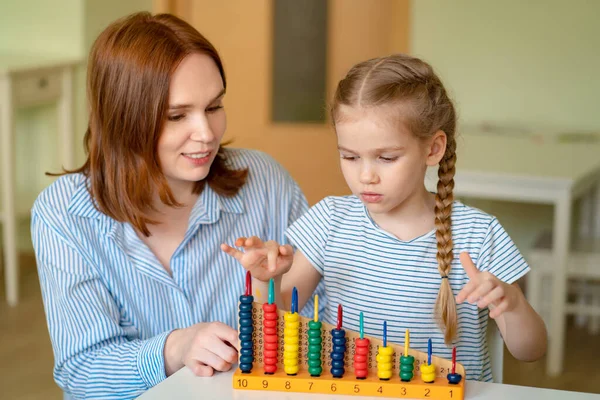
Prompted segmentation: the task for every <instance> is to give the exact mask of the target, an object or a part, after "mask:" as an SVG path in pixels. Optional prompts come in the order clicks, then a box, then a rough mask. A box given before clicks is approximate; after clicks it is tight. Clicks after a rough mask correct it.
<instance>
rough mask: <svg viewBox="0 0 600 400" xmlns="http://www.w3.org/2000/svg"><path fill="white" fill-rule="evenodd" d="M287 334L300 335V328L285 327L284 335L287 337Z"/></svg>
mask: <svg viewBox="0 0 600 400" xmlns="http://www.w3.org/2000/svg"><path fill="white" fill-rule="evenodd" d="M286 336H289V337H295V336H296V337H297V336H298V328H296V329H293V328H292V329H290V328H288V327H287V326H286V327H285V329H284V331H283V337H284V338H285V337H286Z"/></svg>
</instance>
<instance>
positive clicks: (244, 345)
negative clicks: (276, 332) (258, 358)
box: [240, 341, 254, 349]
mask: <svg viewBox="0 0 600 400" xmlns="http://www.w3.org/2000/svg"><path fill="white" fill-rule="evenodd" d="M240 346H241V348H242V349H252V348H253V347H254V343H253V342H252V341H246V342H244V341H242V342H241V343H240Z"/></svg>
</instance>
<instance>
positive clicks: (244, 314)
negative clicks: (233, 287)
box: [238, 311, 252, 319]
mask: <svg viewBox="0 0 600 400" xmlns="http://www.w3.org/2000/svg"><path fill="white" fill-rule="evenodd" d="M238 315H239V317H240V319H242V318H245V319H252V311H240V312H239V313H238Z"/></svg>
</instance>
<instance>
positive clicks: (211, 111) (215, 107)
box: [206, 104, 223, 113]
mask: <svg viewBox="0 0 600 400" xmlns="http://www.w3.org/2000/svg"><path fill="white" fill-rule="evenodd" d="M221 108H223V106H222V105H220V104H219V105H218V106H214V107H209V108H207V109H206V112H209V113H213V112H215V111H218V110H220V109H221Z"/></svg>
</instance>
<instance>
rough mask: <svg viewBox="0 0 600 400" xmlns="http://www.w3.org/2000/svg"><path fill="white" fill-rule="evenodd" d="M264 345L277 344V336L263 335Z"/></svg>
mask: <svg viewBox="0 0 600 400" xmlns="http://www.w3.org/2000/svg"><path fill="white" fill-rule="evenodd" d="M265 343H277V335H265Z"/></svg>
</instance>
